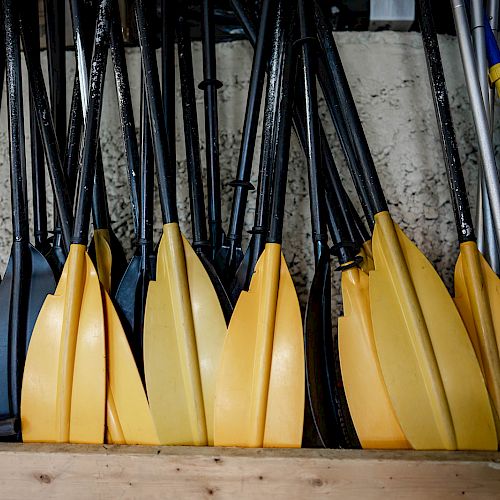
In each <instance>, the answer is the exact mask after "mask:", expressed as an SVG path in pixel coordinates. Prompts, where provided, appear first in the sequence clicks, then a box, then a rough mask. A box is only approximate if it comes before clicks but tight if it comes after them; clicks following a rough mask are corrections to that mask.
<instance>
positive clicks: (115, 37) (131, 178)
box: [110, 0, 139, 236]
mask: <svg viewBox="0 0 500 500" xmlns="http://www.w3.org/2000/svg"><path fill="white" fill-rule="evenodd" d="M110 50H111V57H112V59H113V69H114V73H115V83H116V93H117V96H118V105H119V106H118V107H119V109H120V118H121V120H120V123H121V128H122V136H123V143H124V146H125V156H126V158H127V173H128V182H129V188H130V204H131V207H132V220H133V223H134V231H135V234H136V236H137V234H138V233H139V220H138V219H139V194H138V190H139V188H138V187H137V178H138V175H139V172H138V171H137V169H138V168H139V149H138V147H137V137H136V133H135V120H134V110H133V108H132V95H131V93H130V82H129V77H128V71H127V61H126V59H125V50H124V48H123V35H122V27H121V22H120V11H119V8H118V3H117V1H116V0H114V1H113V12H112V15H111V36H110Z"/></svg>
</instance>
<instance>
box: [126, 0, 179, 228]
mask: <svg viewBox="0 0 500 500" xmlns="http://www.w3.org/2000/svg"><path fill="white" fill-rule="evenodd" d="M145 3H146V2H145V0H136V2H135V18H136V22H137V32H138V36H139V44H140V46H141V54H142V70H143V74H144V81H145V85H146V95H147V101H148V110H149V120H150V123H151V135H152V137H153V146H154V152H155V160H156V167H157V176H158V188H159V192H160V203H161V208H162V215H163V223H164V224H168V223H171V222H178V220H179V217H178V213H177V205H176V196H175V158H174V157H173V156H172V152H171V150H170V148H169V144H168V139H167V131H166V127H165V117H164V114H163V111H162V102H161V92H160V80H159V77H158V67H157V65H156V55H155V50H154V46H153V44H152V40H151V28H150V26H149V22H148V19H147V17H146V12H145V8H146V7H145Z"/></svg>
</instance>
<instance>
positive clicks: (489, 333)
mask: <svg viewBox="0 0 500 500" xmlns="http://www.w3.org/2000/svg"><path fill="white" fill-rule="evenodd" d="M94 3H95V5H94V4H93V3H92V2H84V1H83V0H71V1H70V7H71V15H72V21H73V33H74V38H75V47H76V50H75V54H76V58H77V68H78V72H77V76H76V77H75V83H74V89H73V100H72V103H71V113H70V116H69V124H68V123H67V119H66V116H65V114H64V113H62V115H61V113H60V110H61V107H62V109H65V105H64V104H61V103H63V101H62V99H63V97H62V95H63V94H64V92H63V91H62V89H64V85H65V77H66V75H65V71H64V69H63V68H64V45H63V40H64V36H63V33H64V12H61V2H56V1H52V0H46V2H45V9H46V26H47V42H48V43H47V47H48V61H49V75H50V82H49V83H50V100H49V97H48V93H47V91H46V89H45V83H44V80H43V76H42V70H41V66H40V58H39V54H40V50H39V45H38V44H39V33H38V31H39V27H38V25H37V22H36V20H37V19H38V18H37V15H36V13H37V2H36V1H35V0H30V1H29V2H25V3H23V6H22V8H20V4H19V2H15V1H13V0H2V14H3V18H4V23H3V25H4V29H5V49H6V58H5V62H6V74H7V78H6V81H7V84H6V85H7V106H8V112H9V113H8V114H9V133H10V144H11V147H10V166H11V185H12V206H13V212H12V220H13V229H14V243H13V246H12V254H11V258H10V261H9V265H8V268H7V271H6V274H5V276H4V279H3V281H2V283H1V285H0V297H1V302H0V304H1V306H0V307H2V308H3V313H2V315H1V317H0V339H1V340H0V356H1V358H0V370H1V373H0V384H1V385H0V404H1V406H0V414H1V417H2V421H1V425H0V432H1V434H2V435H3V436H4V439H5V440H20V439H23V440H24V441H32V442H33V441H35V442H36V441H41V442H74V443H102V442H103V441H106V442H109V443H129V444H133V443H139V444H171V445H175V444H182V445H190V444H192V445H222V446H252V447H261V446H266V447H300V446H301V445H303V446H322V447H338V446H340V447H358V446H362V447H366V448H368V447H378V448H411V447H413V448H417V449H496V448H497V435H496V431H495V419H496V418H497V417H496V415H497V411H498V410H499V409H500V391H499V390H498V388H499V385H500V362H499V359H498V344H497V342H496V339H495V327H496V321H497V318H496V317H495V316H494V311H495V309H494V307H492V305H491V304H492V303H493V301H496V300H497V299H496V297H497V294H498V292H497V289H498V285H497V276H496V275H495V273H494V272H493V271H491V269H490V268H489V267H488V264H487V263H486V261H485V260H484V259H483V258H482V257H481V255H480V254H479V252H478V251H477V246H476V244H475V241H474V232H473V229H472V222H471V220H470V213H469V209H468V204H467V199H466V192H465V185H464V182H463V177H462V172H461V168H460V162H459V158H458V154H457V151H456V144H455V140H454V133H453V128H452V123H451V120H450V119H449V107H448V100H447V94H446V88H445V84H444V78H443V73H442V67H441V60H440V55H439V47H438V45H437V39H436V34H435V32H434V29H433V25H432V19H431V17H430V9H429V5H428V1H427V0H421V1H420V6H421V12H420V16H421V27H422V34H423V40H424V46H425V50H426V54H427V56H428V60H429V61H430V64H429V70H430V73H429V74H430V77H431V84H432V89H433V94H434V96H435V102H436V110H437V116H438V122H439V124H440V126H441V128H442V130H444V133H443V134H442V136H443V140H444V141H445V143H444V145H445V152H446V153H447V154H446V155H445V160H446V165H447V169H448V174H449V178H450V182H451V185H452V188H453V189H452V194H453V201H454V204H455V208H456V215H457V227H458V229H459V240H460V244H461V257H460V259H459V263H458V264H457V291H458V292H457V293H459V295H457V305H458V306H459V309H460V313H459V311H458V309H457V307H456V306H455V303H454V301H453V300H452V298H451V297H450V295H449V294H448V292H447V290H446V288H445V287H444V285H443V283H442V282H441V280H440V278H439V277H438V275H437V273H436V272H435V270H434V269H433V268H432V266H431V264H430V263H429V262H428V261H427V260H426V258H425V257H424V256H423V255H422V254H421V253H420V252H419V250H418V249H417V248H416V247H415V245H413V243H411V242H410V240H409V239H408V238H407V237H406V236H405V235H404V234H403V233H402V231H401V230H400V229H399V228H398V227H397V226H396V225H395V224H394V223H393V221H392V219H391V217H390V215H389V212H388V209H387V203H386V201H385V198H384V195H383V192H382V189H381V186H380V183H379V181H378V177H377V173H376V171H375V167H374V164H373V160H372V158H371V155H370V152H369V149H368V146H367V142H366V139H365V136H364V134H363V130H362V127H361V123H360V120H359V117H358V115H357V112H356V107H355V104H354V102H353V99H352V96H351V93H350V90H349V85H348V83H347V80H346V77H345V74H344V71H343V68H342V63H341V61H340V58H339V53H338V51H337V48H336V45H335V41H334V39H333V36H332V32H331V28H330V26H329V25H328V21H327V17H326V16H325V14H324V11H323V6H322V5H321V3H320V2H318V3H316V2H305V0H294V1H293V2H291V3H290V1H289V0H287V1H285V0H263V2H262V6H261V13H260V18H259V19H254V18H253V17H252V14H250V12H251V11H250V10H249V9H247V8H246V4H245V2H244V1H243V0H232V5H233V7H234V10H235V12H236V13H237V15H238V16H239V18H240V20H241V22H242V26H243V27H244V29H245V31H246V32H247V35H248V38H249V40H250V41H251V43H252V44H253V46H254V59H253V65H252V73H251V80H250V88H249V93H248V101H247V110H246V115H245V121H244V124H243V134H242V142H241V154H240V160H239V165H238V172H237V180H236V181H235V182H234V183H233V185H234V199H233V206H232V213H231V221H230V226H229V229H228V231H227V234H224V233H223V231H222V227H221V222H220V221H221V213H220V192H219V189H220V188H219V165H218V139H217V136H218V129H217V89H218V88H219V87H220V82H219V81H218V80H217V78H216V60H215V45H214V23H213V4H212V1H210V0H204V1H203V2H202V27H203V56H204V60H203V63H204V64H203V69H204V80H203V82H202V83H201V84H200V88H202V89H203V91H204V96H205V123H206V127H205V129H206V134H207V137H206V144H207V148H206V154H207V169H206V172H207V186H208V200H209V203H208V210H207V212H208V217H206V214H205V206H204V193H203V177H202V170H201V162H200V151H199V137H198V123H197V117H196V103H195V84H194V78H193V67H192V60H191V41H190V34H189V26H188V25H187V24H186V21H185V19H184V17H183V12H182V9H183V6H182V3H178V4H176V3H175V2H164V3H163V12H162V22H163V30H162V33H163V39H162V51H161V62H162V65H161V75H162V85H160V76H159V72H158V68H157V62H156V58H155V46H154V41H153V40H152V29H151V26H152V19H151V12H150V11H149V9H150V7H151V6H150V5H149V4H148V2H147V1H146V0H135V2H134V11H135V20H136V23H137V32H138V39H139V43H140V47H141V59H142V82H143V84H142V93H143V105H142V109H141V120H140V122H141V133H140V140H139V141H137V138H136V133H135V129H134V126H133V124H134V118H133V110H132V105H131V96H130V88H129V82H128V75H127V66H126V60H125V54H124V49H123V40H122V35H121V26H120V21H119V13H118V7H117V2H116V0H99V1H96V2H94ZM94 28H95V29H94ZM175 40H176V41H177V51H178V59H179V72H180V81H181V92H182V105H183V122H184V139H185V143H186V151H187V162H188V174H189V189H190V202H191V203H190V207H191V219H192V225H193V241H192V242H188V241H187V240H186V239H185V238H184V237H183V236H182V234H181V233H180V230H179V224H178V213H177V205H176V198H175V189H176V187H175V176H176V174H175V165H176V162H175V126H174V124H175V116H174V109H175V102H174V101H175V85H174V82H175V70H176V69H175V64H174V57H175V45H174V41H175ZM21 45H22V46H23V48H24V55H25V59H26V64H27V69H28V72H27V73H28V79H29V86H30V110H31V124H30V125H31V132H32V134H31V136H32V144H31V148H32V163H33V165H32V172H33V185H34V194H35V196H34V201H35V211H34V212H35V217H34V222H35V224H34V225H35V235H36V238H35V243H36V247H37V248H36V249H35V248H34V247H33V246H31V245H30V243H29V229H28V217H27V194H26V171H25V159H24V130H23V120H22V116H23V114H22V100H21V96H22V91H21V72H20V53H21ZM108 51H109V52H110V53H111V57H112V62H113V69H114V78H115V80H116V88H117V92H118V97H119V99H118V102H119V107H120V110H119V111H120V117H121V124H122V132H123V138H124V146H125V152H126V158H127V164H128V169H129V179H130V198H131V207H132V212H133V216H134V223H135V231H136V240H137V250H136V253H135V256H134V257H133V258H132V260H131V261H130V262H129V263H128V265H127V264H126V262H125V259H124V257H123V251H122V250H121V247H120V243H119V242H118V240H117V239H116V237H115V236H114V234H113V232H112V230H111V228H110V225H109V214H108V213H107V206H106V194H105V188H104V182H103V170H102V169H103V166H102V159H101V155H100V150H99V139H98V138H99V122H100V115H101V108H102V91H103V83H104V77H105V70H106V61H107V58H108ZM266 74H267V78H266ZM316 82H319V85H320V87H321V91H322V93H323V95H324V97H325V100H326V102H327V104H328V107H329V111H330V114H331V118H332V120H333V123H334V125H335V128H336V131H337V134H338V137H339V139H340V142H341V145H342V149H343V152H344V154H345V157H346V160H347V164H348V165H349V168H350V170H351V174H352V177H353V180H354V184H355V186H356V189H357V191H358V194H359V196H360V199H361V202H362V206H363V208H364V211H365V215H366V217H367V220H368V223H369V226H370V230H371V232H368V230H367V229H366V228H365V227H364V225H363V223H362V222H361V219H360V217H359V216H358V214H357V213H356V211H355V210H354V208H353V205H352V204H351V202H350V200H349V198H348V197H347V195H346V193H345V191H344V189H343V187H342V184H341V183H340V178H339V174H338V172H337V171H336V167H335V162H334V158H333V156H332V153H331V151H330V149H329V148H328V145H327V141H326V136H325V133H324V130H323V125H322V123H321V121H320V119H319V117H318V111H317V110H318V105H317V90H316ZM437 96H439V98H437ZM262 101H263V102H264V115H263V124H264V125H263V132H262V134H263V140H262V151H261V153H260V166H259V180H258V186H257V198H256V199H257V204H256V206H257V208H256V214H255V222H254V226H253V229H252V238H251V241H250V244H249V246H248V248H247V249H246V251H243V250H242V248H241V239H242V231H243V215H244V211H245V205H246V201H247V195H248V192H249V190H250V189H251V187H252V186H251V184H250V182H249V179H250V176H251V165H252V161H253V157H254V155H255V154H256V153H255V151H254V143H255V136H256V133H257V124H258V121H259V110H260V107H261V102H262ZM50 104H51V105H52V113H51V108H50ZM293 131H295V132H293ZM292 133H297V135H298V137H299V139H300V142H301V144H302V146H303V149H304V152H305V156H306V159H307V166H308V177H309V194H310V202H311V203H310V205H311V220H312V225H313V227H312V235H313V238H312V240H313V241H312V243H313V247H314V256H315V274H314V278H313V282H312V284H311V288H310V294H309V300H308V304H307V309H306V315H305V319H304V320H303V319H302V317H301V313H300V309H299V303H298V299H297V295H296V292H295V288H294V285H293V282H292V279H291V276H290V273H289V271H288V268H287V264H286V262H285V259H284V257H283V255H282V252H281V240H282V228H283V213H284V203H285V191H286V181H287V166H288V154H289V145H290V137H291V135H292ZM446 141H448V142H446ZM138 142H139V144H138ZM45 166H46V167H47V170H48V172H49V175H50V180H51V183H52V188H53V194H54V200H55V205H56V207H57V214H58V218H57V224H56V231H55V235H54V237H53V238H51V239H48V238H46V222H44V217H45V213H44V203H45V200H44V191H43V188H41V186H43V185H44V180H43V179H44V168H45ZM154 166H155V168H153V167H154ZM155 171H156V176H157V181H158V189H159V194H160V202H161V209H162V217H163V234H162V237H161V240H160V242H159V245H158V246H157V248H155V244H154V242H153V239H152V231H151V226H152V224H151V222H152V210H153V206H152V200H153V190H154V182H153V176H154V174H155ZM77 173H78V175H77ZM76 178H78V182H75V179H76ZM74 184H76V185H74ZM72 199H75V203H74V204H73V203H72V202H71V200H72ZM91 213H92V218H93V227H94V231H93V237H92V241H91V243H90V245H89V247H88V250H87V245H88V236H89V226H90V217H91ZM207 218H208V229H207ZM462 225H466V226H467V232H464V231H463V230H462V229H463V227H462ZM328 233H329V235H330V239H329V240H328V236H327V234H328ZM331 253H333V254H334V255H335V256H336V259H337V260H338V264H339V270H340V271H341V273H342V294H343V302H344V303H343V315H342V316H341V317H340V318H339V319H338V342H337V339H336V340H335V342H334V339H333V336H332V322H331V309H330V307H331V304H330V302H331V296H330V294H331V285H330V275H331V268H330V265H331V264H330V259H331ZM54 276H55V277H56V278H57V279H58V282H57V287H56V278H54ZM54 289H55V291H54ZM498 310H499V309H498V307H497V308H496V311H498ZM496 314H498V312H496ZM464 323H465V324H464ZM339 361H340V362H339Z"/></svg>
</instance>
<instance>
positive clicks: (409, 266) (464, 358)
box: [369, 212, 497, 450]
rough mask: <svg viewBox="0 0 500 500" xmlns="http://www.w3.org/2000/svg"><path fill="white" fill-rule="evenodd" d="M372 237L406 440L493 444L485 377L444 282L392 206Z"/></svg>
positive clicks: (378, 298)
mask: <svg viewBox="0 0 500 500" xmlns="http://www.w3.org/2000/svg"><path fill="white" fill-rule="evenodd" d="M372 242H373V256H374V262H375V270H374V271H372V272H371V273H370V275H369V292H370V306H371V311H372V321H373V329H374V334H375V342H376V346H377V352H378V355H379V360H380V365H381V368H382V373H383V375H384V380H385V383H386V386H387V389H388V392H389V396H390V398H391V401H392V404H393V407H394V409H395V412H396V415H397V417H398V420H399V422H400V425H401V428H402V429H403V432H404V434H405V436H406V438H407V439H408V441H409V442H410V444H411V445H412V447H414V448H416V449H450V450H451V449H457V448H458V449H471V450H475V449H480V450H481V449H483V450H493V449H496V447H497V440H496V432H495V426H494V421H493V415H492V411H491V406H490V403H489V399H488V394H487V391H486V386H485V383H484V379H483V377H482V374H481V370H480V368H479V364H478V362H477V359H476V356H475V353H474V349H473V348H472V344H471V343H470V340H469V338H468V336H467V331H466V329H465V326H464V325H463V323H462V320H461V318H460V315H459V314H458V311H457V309H456V307H455V305H454V303H453V300H452V299H451V297H450V296H449V294H448V292H447V290H446V288H445V286H444V284H443V282H442V281H441V279H440V278H439V276H438V275H437V273H436V271H435V270H434V268H433V267H432V265H431V264H430V263H429V261H428V260H427V259H426V258H425V257H424V255H423V254H422V253H421V252H420V251H419V250H418V249H417V247H416V246H415V245H414V244H413V243H412V242H411V241H410V240H409V239H408V238H407V237H406V236H405V235H404V234H403V232H402V231H401V230H400V229H399V228H398V227H397V226H396V225H395V224H394V223H393V221H392V219H391V217H390V215H389V214H388V212H381V213H379V214H377V215H376V216H375V231H374V234H373V240H372Z"/></svg>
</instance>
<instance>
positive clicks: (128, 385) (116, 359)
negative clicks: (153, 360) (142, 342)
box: [103, 291, 160, 445]
mask: <svg viewBox="0 0 500 500" xmlns="http://www.w3.org/2000/svg"><path fill="white" fill-rule="evenodd" d="M103 295H104V304H105V318H106V340H107V362H108V364H107V368H108V378H107V380H108V390H107V405H106V406H107V412H106V415H107V422H106V423H107V428H108V436H109V439H110V441H109V442H112V443H126V444H152V445H154V444H159V443H160V442H159V439H158V435H157V432H156V428H155V425H154V422H153V417H152V415H151V410H150V409H149V404H148V400H147V398H146V393H145V391H144V387H143V385H142V381H141V378H140V376H139V372H138V370H137V366H136V364H135V360H134V356H133V355H132V351H131V350H130V346H129V344H128V341H127V337H126V336H125V332H124V331H123V327H122V324H121V322H120V319H119V318H118V314H117V313H116V310H115V307H114V305H113V303H112V301H111V299H110V297H109V295H108V294H107V292H106V291H103Z"/></svg>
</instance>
